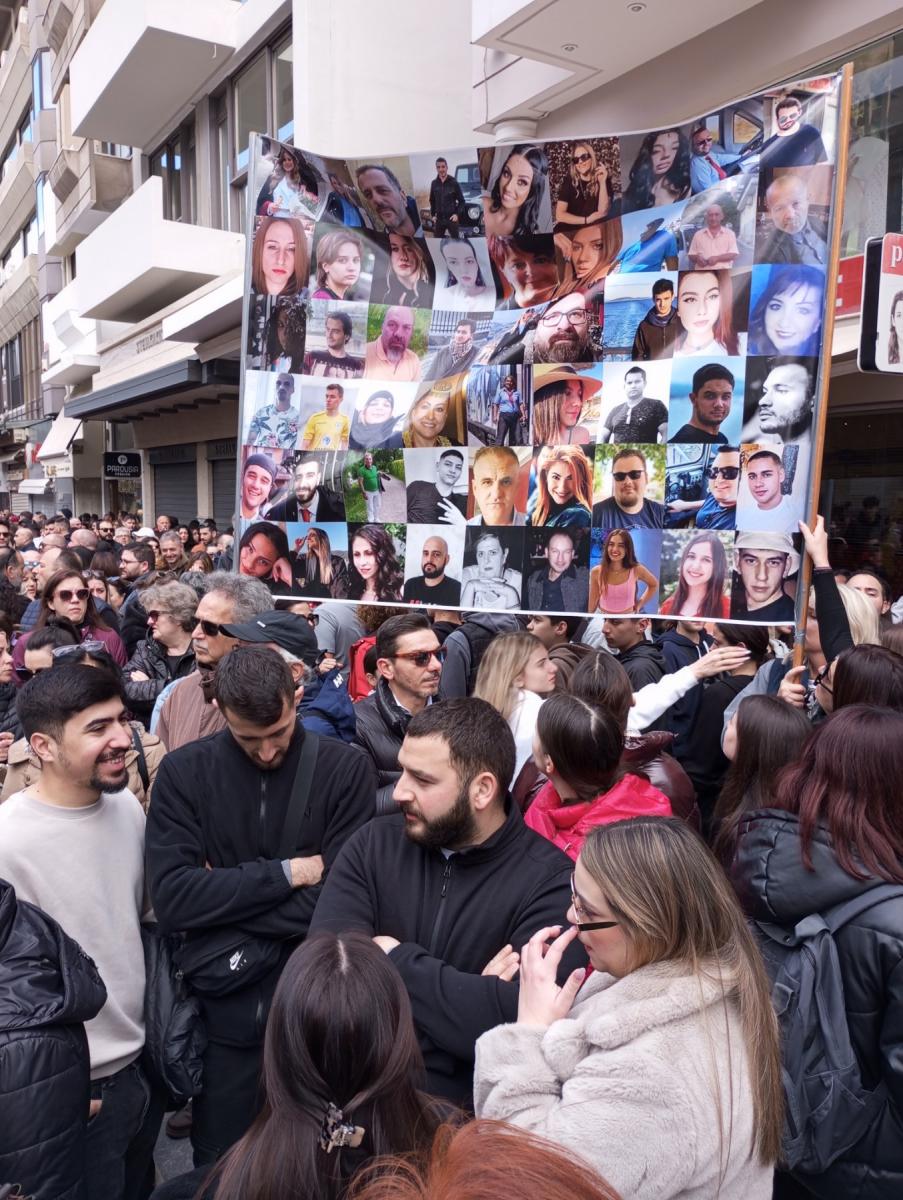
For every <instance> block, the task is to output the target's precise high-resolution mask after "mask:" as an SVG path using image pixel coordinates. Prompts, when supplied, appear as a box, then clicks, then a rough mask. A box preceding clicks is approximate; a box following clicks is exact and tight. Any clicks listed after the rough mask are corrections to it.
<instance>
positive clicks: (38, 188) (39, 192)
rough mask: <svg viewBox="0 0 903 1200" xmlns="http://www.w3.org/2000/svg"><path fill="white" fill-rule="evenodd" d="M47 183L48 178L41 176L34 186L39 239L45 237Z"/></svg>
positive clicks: (36, 225)
mask: <svg viewBox="0 0 903 1200" xmlns="http://www.w3.org/2000/svg"><path fill="white" fill-rule="evenodd" d="M46 182H47V176H46V175H39V176H38V177H37V179H36V180H35V185H34V198H35V227H36V229H37V236H38V237H39V238H42V237H43V236H44V185H45V184H46Z"/></svg>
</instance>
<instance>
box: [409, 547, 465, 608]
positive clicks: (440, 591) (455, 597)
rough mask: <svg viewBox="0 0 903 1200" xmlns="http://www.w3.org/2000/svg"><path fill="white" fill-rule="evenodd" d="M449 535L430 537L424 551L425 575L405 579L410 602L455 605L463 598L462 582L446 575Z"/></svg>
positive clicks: (421, 554) (435, 605)
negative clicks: (447, 539) (447, 536)
mask: <svg viewBox="0 0 903 1200" xmlns="http://www.w3.org/2000/svg"><path fill="white" fill-rule="evenodd" d="M449 557H450V556H449V552H448V542H447V541H446V540H445V538H442V537H438V536H433V537H428V538H427V539H426V541H425V542H424V543H423V549H422V550H421V552H420V570H421V572H422V574H421V575H413V576H412V577H411V578H410V579H407V580H405V585H404V589H403V591H402V597H403V599H404V601H405V603H406V604H429V605H431V606H432V607H433V608H453V607H454V606H455V605H456V604H457V603H458V601H459V600H460V599H461V581H460V580H459V579H452V577H451V576H450V575H446V574H445V568H446V567H447V566H448V560H449Z"/></svg>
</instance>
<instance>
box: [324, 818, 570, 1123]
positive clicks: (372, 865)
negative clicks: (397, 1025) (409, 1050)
mask: <svg viewBox="0 0 903 1200" xmlns="http://www.w3.org/2000/svg"><path fill="white" fill-rule="evenodd" d="M571 870H572V864H571V861H570V859H569V858H568V857H567V855H565V854H562V852H561V851H560V850H558V849H557V848H556V847H555V846H553V845H551V843H549V842H547V841H546V840H545V839H544V838H541V837H539V835H538V834H535V833H534V832H533V831H532V830H531V829H528V828H527V827H526V825H525V824H524V822H523V818H522V817H521V815H520V812H519V811H518V809H517V807H516V806H515V805H514V804H512V803H511V802H510V801H508V803H507V809H506V819H505V823H504V824H503V825H502V826H501V828H500V829H498V830H497V831H496V832H495V833H494V834H493V835H492V836H491V837H489V838H487V840H486V841H485V842H482V843H481V844H480V845H478V846H474V847H472V848H470V849H467V850H460V851H454V852H453V853H451V854H449V855H448V857H446V856H445V855H444V854H443V853H442V852H441V851H439V850H429V849H426V848H424V847H423V846H420V845H418V844H417V843H416V842H413V841H411V839H410V838H409V837H408V836H407V834H406V833H405V819H404V816H403V814H402V813H396V814H394V815H393V816H390V817H382V818H380V819H379V820H376V821H370V822H369V823H368V824H367V825H365V826H364V827H363V829H359V830H358V831H357V833H355V834H353V835H352V836H351V837H350V838H349V839H348V841H347V842H346V843H345V846H344V848H343V850H342V853H341V854H340V855H339V857H338V859H337V860H336V862H335V864H334V865H333V867H332V870H331V871H330V872H329V874H328V876H327V877H326V882H325V883H324V885H323V891H322V893H321V895H320V900H319V902H318V904H317V910H316V912H315V913H314V917H313V920H312V921H311V926H310V930H311V933H315V932H316V931H317V930H319V929H329V930H332V931H334V932H342V931H348V930H353V929H357V930H362V931H363V932H365V933H367V934H369V935H370V936H371V937H373V936H377V935H384V936H388V937H393V938H397V939H398V941H399V943H400V944H399V945H398V946H396V947H395V949H394V950H392V952H391V953H390V955H389V957H390V958H391V960H392V962H393V964H394V965H395V967H396V968H397V969H398V972H399V974H400V975H401V977H402V979H403V980H404V983H405V986H406V987H407V989H408V995H409V996H410V998H411V1007H412V1009H413V1013H414V1025H415V1027H416V1030H417V1035H418V1038H419V1041H420V1047H421V1049H422V1051H423V1057H424V1063H425V1065H426V1071H427V1089H426V1090H427V1091H429V1092H431V1093H433V1094H434V1095H439V1096H444V1097H446V1098H447V1099H450V1100H453V1101H454V1102H455V1103H456V1104H461V1105H465V1106H467V1107H469V1106H470V1102H471V1084H472V1074H473V1053H474V1043H475V1042H476V1040H477V1038H478V1037H479V1036H480V1034H481V1033H483V1032H484V1031H485V1030H487V1029H491V1028H492V1027H493V1026H494V1025H498V1024H499V1023H500V1022H503V1021H513V1020H514V1018H515V1015H516V1013H517V984H516V983H514V982H511V983H508V982H505V981H503V980H501V979H499V978H498V977H497V976H494V975H483V974H482V973H481V972H482V970H483V968H484V967H485V966H486V964H487V963H488V962H489V961H490V959H492V958H493V957H494V956H495V955H496V954H497V953H498V952H499V950H501V948H502V947H503V946H505V945H507V944H508V943H509V942H510V943H511V945H512V946H522V945H523V944H524V942H526V941H527V940H528V939H529V938H531V937H532V936H533V934H534V933H536V931H537V929H542V928H544V927H545V926H546V925H555V924H560V923H561V922H563V920H564V914H565V913H566V912H567V909H568V907H569V905H570V903H571V892H570V875H571ZM585 964H586V958H585V955H584V953H583V949H582V947H581V946H579V945H577V944H576V943H575V944H574V945H572V946H570V947H568V950H567V952H566V953H565V955H564V958H563V959H562V964H561V970H560V973H559V978H560V979H561V980H562V981H563V980H564V979H565V978H566V977H567V976H568V975H569V974H570V972H571V971H573V970H574V969H575V968H577V967H579V966H583V965H585Z"/></svg>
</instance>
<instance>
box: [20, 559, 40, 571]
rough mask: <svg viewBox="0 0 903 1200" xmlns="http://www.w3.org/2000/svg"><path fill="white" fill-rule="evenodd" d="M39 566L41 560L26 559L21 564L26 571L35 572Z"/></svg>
mask: <svg viewBox="0 0 903 1200" xmlns="http://www.w3.org/2000/svg"><path fill="white" fill-rule="evenodd" d="M40 565H41V560H40V559H39V558H26V559H25V561H24V562H23V563H22V566H23V567H24V568H25V570H26V571H36V570H37V569H38V567H39V566H40Z"/></svg>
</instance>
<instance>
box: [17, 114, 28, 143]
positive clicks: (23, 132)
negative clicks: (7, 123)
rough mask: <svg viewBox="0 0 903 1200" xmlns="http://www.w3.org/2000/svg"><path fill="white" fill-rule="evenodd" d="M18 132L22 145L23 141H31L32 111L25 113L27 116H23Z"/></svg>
mask: <svg viewBox="0 0 903 1200" xmlns="http://www.w3.org/2000/svg"><path fill="white" fill-rule="evenodd" d="M16 132H17V135H18V138H19V144H20V145H21V144H22V143H23V142H30V141H31V113H30V112H27V113H26V114H25V116H24V117H23V118H22V122H21V124H20V125H19V128H18V130H17V131H16Z"/></svg>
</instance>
